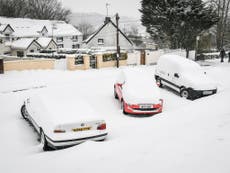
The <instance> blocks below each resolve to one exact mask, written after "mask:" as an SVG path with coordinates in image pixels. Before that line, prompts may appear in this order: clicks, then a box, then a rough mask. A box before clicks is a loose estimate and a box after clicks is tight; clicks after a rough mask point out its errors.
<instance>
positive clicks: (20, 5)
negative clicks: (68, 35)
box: [0, 0, 71, 21]
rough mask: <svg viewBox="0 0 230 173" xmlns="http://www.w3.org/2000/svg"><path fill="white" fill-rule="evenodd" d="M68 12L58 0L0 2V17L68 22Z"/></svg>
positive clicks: (5, 0)
mask: <svg viewBox="0 0 230 173" xmlns="http://www.w3.org/2000/svg"><path fill="white" fill-rule="evenodd" d="M70 13H71V11H70V10H68V9H65V8H63V7H62V4H61V2H59V1H58V0H0V15H1V16H6V17H28V18H33V19H50V20H64V21H68V15H69V14H70Z"/></svg>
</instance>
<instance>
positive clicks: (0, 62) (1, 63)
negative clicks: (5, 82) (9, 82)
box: [0, 59, 4, 74]
mask: <svg viewBox="0 0 230 173" xmlns="http://www.w3.org/2000/svg"><path fill="white" fill-rule="evenodd" d="M3 73H4V66H3V59H0V74H3Z"/></svg>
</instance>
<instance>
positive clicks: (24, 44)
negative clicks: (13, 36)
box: [11, 38, 34, 50]
mask: <svg viewBox="0 0 230 173" xmlns="http://www.w3.org/2000/svg"><path fill="white" fill-rule="evenodd" d="M33 41H34V39H33V38H22V39H19V40H16V41H13V42H12V43H11V48H12V49H23V50H24V49H27V48H28V47H29V46H30V44H31V43H32V42H33Z"/></svg>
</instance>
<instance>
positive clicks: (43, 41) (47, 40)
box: [36, 37, 56, 48]
mask: <svg viewBox="0 0 230 173" xmlns="http://www.w3.org/2000/svg"><path fill="white" fill-rule="evenodd" d="M36 41H37V42H38V43H39V44H40V45H41V47H42V48H47V47H48V46H49V44H50V43H51V42H52V41H53V42H54V44H56V42H55V41H54V40H53V39H52V38H48V37H40V38H38V39H37V40H36Z"/></svg>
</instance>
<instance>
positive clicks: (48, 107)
mask: <svg viewBox="0 0 230 173" xmlns="http://www.w3.org/2000/svg"><path fill="white" fill-rule="evenodd" d="M21 113H22V116H23V118H24V119H26V120H28V121H29V122H30V123H31V124H32V125H33V126H34V128H35V130H36V131H37V132H38V134H39V136H40V140H41V143H42V145H43V150H44V151H46V150H49V149H60V148H66V147H69V146H73V145H76V144H79V143H82V142H84V141H86V140H94V141H102V140H104V139H105V138H106V136H107V130H106V123H105V121H104V120H103V119H101V118H100V117H98V116H96V113H95V112H94V111H92V110H91V109H90V107H89V105H88V104H86V103H85V102H84V101H83V100H82V99H79V98H78V99H74V98H70V97H66V98H65V97H64V96H61V97H60V96H58V95H56V96H54V95H52V96H49V95H47V94H46V95H39V96H33V97H31V98H28V99H26V100H25V102H24V104H23V106H22V107H21Z"/></svg>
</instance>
